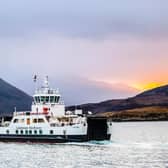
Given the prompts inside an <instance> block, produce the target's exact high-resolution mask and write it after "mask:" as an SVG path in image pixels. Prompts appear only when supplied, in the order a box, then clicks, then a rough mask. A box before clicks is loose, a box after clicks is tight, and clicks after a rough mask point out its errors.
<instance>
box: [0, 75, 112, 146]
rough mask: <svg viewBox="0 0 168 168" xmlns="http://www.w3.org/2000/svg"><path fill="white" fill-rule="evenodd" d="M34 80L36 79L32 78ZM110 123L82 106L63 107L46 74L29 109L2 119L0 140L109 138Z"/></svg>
mask: <svg viewBox="0 0 168 168" xmlns="http://www.w3.org/2000/svg"><path fill="white" fill-rule="evenodd" d="M35 81H36V79H35ZM111 127H112V123H111V121H109V120H108V119H107V118H102V117H94V116H93V115H91V113H90V112H88V113H87V114H86V113H85V114H84V113H83V111H82V110H81V109H75V110H74V111H67V110H65V104H64V102H63V100H62V97H61V94H60V92H59V89H52V88H51V87H50V85H49V81H48V77H45V80H44V83H43V85H42V87H40V88H36V89H35V94H34V95H33V102H32V106H31V111H21V112H17V111H16V108H15V111H14V113H13V117H12V119H11V120H10V121H4V120H2V121H1V124H0V141H4V142H40V143H41V142H42V143H45V142H46V143H65V142H84V141H90V140H110V136H111Z"/></svg>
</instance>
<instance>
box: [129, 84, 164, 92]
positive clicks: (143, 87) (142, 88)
mask: <svg viewBox="0 0 168 168" xmlns="http://www.w3.org/2000/svg"><path fill="white" fill-rule="evenodd" d="M163 85H166V83H155V82H153V83H147V84H135V85H132V87H134V88H136V89H138V90H140V91H145V90H150V89H154V88H157V87H160V86H163Z"/></svg>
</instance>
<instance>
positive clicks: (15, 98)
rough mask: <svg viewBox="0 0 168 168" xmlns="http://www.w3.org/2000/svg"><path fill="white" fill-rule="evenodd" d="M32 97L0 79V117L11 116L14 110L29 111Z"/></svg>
mask: <svg viewBox="0 0 168 168" xmlns="http://www.w3.org/2000/svg"><path fill="white" fill-rule="evenodd" d="M31 102H32V97H31V96H29V95H27V94H26V93H24V92H23V91H21V90H19V89H18V88H16V87H14V86H12V85H11V84H9V83H7V82H6V81H4V80H2V79H0V115H1V116H2V115H5V116H9V115H12V113H13V111H14V108H15V107H16V108H17V111H20V110H29V109H30V106H31Z"/></svg>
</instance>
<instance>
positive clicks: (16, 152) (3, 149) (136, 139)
mask: <svg viewBox="0 0 168 168" xmlns="http://www.w3.org/2000/svg"><path fill="white" fill-rule="evenodd" d="M167 128H168V122H141V123H137V122H130V123H114V124H113V129H112V131H113V133H112V139H111V141H101V142H98V141H90V142H86V143H68V144H23V143H22V144H20V143H0V163H1V164H0V167H2V168H7V167H8V168H20V167H22V168H29V167H31V168H32V167H33V168H43V167H45V168H46V167H49V168H59V167H60V168H63V167H65V168H76V167H77V168H78V167H81V168H83V167H86V168H93V167H95V168H97V167H98V168H99V167H100V168H111V167H113V168H115V167H116V168H122V167H123V168H127V167H131V168H132V167H136V168H139V167H143V168H144V167H146V168H149V167H151V168H153V167H157V168H158V167H160V168H162V167H167V166H168V159H167V157H168V134H167Z"/></svg>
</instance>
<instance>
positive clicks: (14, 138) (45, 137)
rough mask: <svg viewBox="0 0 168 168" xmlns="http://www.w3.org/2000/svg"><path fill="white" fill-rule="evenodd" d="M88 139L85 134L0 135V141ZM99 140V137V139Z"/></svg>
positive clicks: (67, 140)
mask: <svg viewBox="0 0 168 168" xmlns="http://www.w3.org/2000/svg"><path fill="white" fill-rule="evenodd" d="M90 140H96V139H89V138H88V136H87V135H69V136H66V137H65V136H63V135H60V136H59V135H57V136H54V135H52V136H51V135H38V136H37V135H36V136H30V135H0V141H1V142H32V143H66V142H86V141H90ZM99 140H100V139H99ZM101 140H110V135H107V136H106V137H105V138H104V139H101Z"/></svg>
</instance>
